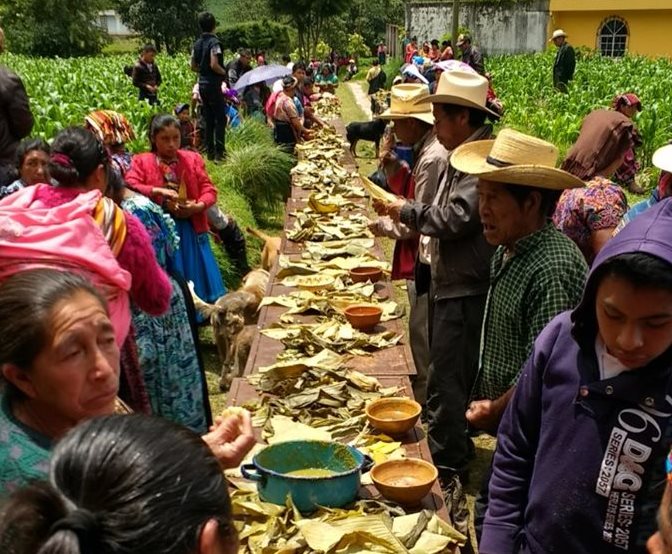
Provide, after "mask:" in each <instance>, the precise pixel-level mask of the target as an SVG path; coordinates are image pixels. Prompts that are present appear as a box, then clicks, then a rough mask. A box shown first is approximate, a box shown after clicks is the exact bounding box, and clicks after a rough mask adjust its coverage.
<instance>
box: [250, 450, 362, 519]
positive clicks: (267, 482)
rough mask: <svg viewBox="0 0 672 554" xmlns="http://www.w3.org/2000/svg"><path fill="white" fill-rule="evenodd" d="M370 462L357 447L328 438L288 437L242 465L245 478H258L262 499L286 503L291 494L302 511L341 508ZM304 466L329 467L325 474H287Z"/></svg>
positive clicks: (353, 495)
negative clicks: (299, 438)
mask: <svg viewBox="0 0 672 554" xmlns="http://www.w3.org/2000/svg"><path fill="white" fill-rule="evenodd" d="M371 464H372V462H371V460H370V458H368V456H364V454H362V453H361V452H360V451H359V450H357V449H355V448H353V447H351V446H347V445H344V444H340V443H337V442H327V441H289V442H282V443H278V444H274V445H272V446H268V447H267V448H265V449H264V450H262V451H261V452H259V454H257V455H256V456H255V457H254V458H253V460H252V463H251V464H245V465H244V466H242V468H241V471H242V474H243V476H244V477H245V478H246V479H250V480H251V481H256V482H257V488H258V490H259V496H260V497H261V499H262V500H264V501H265V502H271V503H273V504H280V505H282V506H284V505H285V504H286V503H287V496H288V495H291V496H292V501H293V502H294V505H295V506H296V507H297V508H298V509H299V510H300V511H301V512H312V511H314V510H315V509H317V507H318V506H325V507H328V508H340V507H341V506H345V505H346V504H349V503H350V502H352V501H353V500H354V499H355V498H356V497H357V491H358V490H359V484H360V477H361V473H362V470H363V469H365V466H366V468H368V467H370V466H371ZM305 469H312V470H315V469H318V470H320V469H321V470H329V471H331V472H333V474H331V475H328V476H319V477H313V476H303V475H301V476H300V475H287V474H288V473H290V472H293V471H299V470H305Z"/></svg>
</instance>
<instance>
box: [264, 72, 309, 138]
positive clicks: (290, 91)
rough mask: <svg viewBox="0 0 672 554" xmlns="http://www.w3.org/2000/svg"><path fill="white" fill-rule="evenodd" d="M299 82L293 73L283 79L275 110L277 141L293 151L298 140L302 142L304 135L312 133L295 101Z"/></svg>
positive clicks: (274, 120)
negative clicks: (304, 122) (304, 124)
mask: <svg viewBox="0 0 672 554" xmlns="http://www.w3.org/2000/svg"><path fill="white" fill-rule="evenodd" d="M297 84H298V81H297V79H296V78H295V77H292V76H291V75H288V76H287V77H285V78H284V79H283V80H282V92H281V93H280V94H279V95H278V97H277V99H276V101H275V111H274V113H273V122H274V132H275V142H277V143H278V144H280V145H284V146H285V147H286V148H287V149H288V150H291V151H293V150H294V146H295V145H296V143H297V142H301V140H302V138H303V137H304V136H305V137H309V136H310V134H311V133H310V131H309V130H308V129H306V128H305V127H304V126H303V123H302V122H301V117H300V115H299V112H298V110H297V107H296V103H295V102H294V93H295V92H296V87H297Z"/></svg>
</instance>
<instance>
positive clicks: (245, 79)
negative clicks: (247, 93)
mask: <svg viewBox="0 0 672 554" xmlns="http://www.w3.org/2000/svg"><path fill="white" fill-rule="evenodd" d="M291 72H292V70H291V69H288V68H287V67H286V66H284V65H278V64H274V65H261V66H259V67H255V68H254V69H252V70H251V71H248V72H247V73H245V74H244V75H243V76H242V77H241V78H240V79H238V81H236V84H235V85H233V88H235V89H236V90H243V89H244V88H245V87H247V86H250V85H254V84H255V83H266V84H267V85H270V84H271V83H273V82H275V81H277V80H278V79H282V78H283V77H284V76H285V75H289V74H290V73H291Z"/></svg>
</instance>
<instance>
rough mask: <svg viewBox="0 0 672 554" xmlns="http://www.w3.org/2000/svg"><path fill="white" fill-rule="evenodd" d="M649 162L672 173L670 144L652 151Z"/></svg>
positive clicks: (671, 145) (671, 146)
mask: <svg viewBox="0 0 672 554" xmlns="http://www.w3.org/2000/svg"><path fill="white" fill-rule="evenodd" d="M651 162H652V163H653V165H655V166H656V167H657V168H658V169H662V170H663V171H667V172H668V173H672V144H667V145H665V146H661V147H660V148H659V149H658V150H656V151H655V152H654V153H653V157H652V158H651Z"/></svg>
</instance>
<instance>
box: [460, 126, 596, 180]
mask: <svg viewBox="0 0 672 554" xmlns="http://www.w3.org/2000/svg"><path fill="white" fill-rule="evenodd" d="M557 161H558V149H557V148H556V147H555V146H554V145H553V144H551V143H550V142H546V141H545V140H541V139H538V138H536V137H531V136H529V135H524V134H523V133H519V132H518V131H514V130H513V129H502V131H501V132H500V133H499V135H498V136H497V138H496V139H494V140H477V141H474V142H468V143H466V144H463V145H462V146H458V147H457V148H456V149H455V150H454V151H453V154H452V155H451V157H450V165H452V166H453V167H454V168H455V169H457V170H458V171H462V172H463V173H468V174H470V175H477V176H478V177H480V178H481V179H485V180H487V181H495V182H497V183H510V184H514V185H523V186H528V187H537V188H542V189H551V190H564V189H572V188H580V187H583V186H585V184H584V182H583V181H582V180H581V179H579V178H578V177H575V176H574V175H572V174H571V173H567V172H566V171H563V170H562V169H556V167H555V164H556V162H557Z"/></svg>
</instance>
